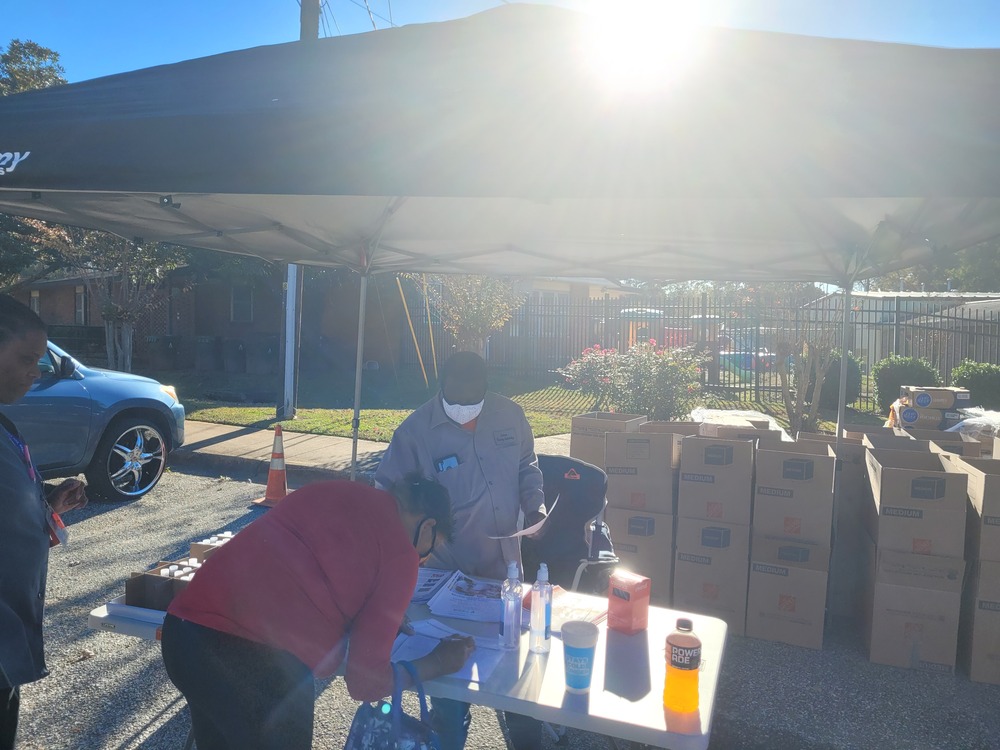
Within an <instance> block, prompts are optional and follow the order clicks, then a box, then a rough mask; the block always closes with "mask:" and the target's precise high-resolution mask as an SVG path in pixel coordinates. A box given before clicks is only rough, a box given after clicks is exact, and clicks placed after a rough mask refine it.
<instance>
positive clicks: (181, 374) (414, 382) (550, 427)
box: [148, 370, 883, 442]
mask: <svg viewBox="0 0 1000 750" xmlns="http://www.w3.org/2000/svg"><path fill="white" fill-rule="evenodd" d="M148 374H149V375H151V376H152V377H155V378H157V379H158V380H160V381H161V382H164V383H171V384H172V385H175V386H176V387H177V392H178V395H179V396H180V398H181V401H183V403H184V406H185V408H186V410H187V416H188V418H189V419H194V420H199V421H203V422H216V423H219V424H229V425H237V426H251V425H255V426H260V427H266V426H270V425H273V424H275V423H277V422H278V420H276V419H275V418H274V403H275V400H276V398H275V394H276V393H277V389H278V382H277V377H276V376H252V375H243V374H239V375H233V374H226V373H199V372H194V371H191V370H178V371H173V372H157V373H148ZM490 387H491V389H492V390H495V391H497V392H499V393H502V394H504V395H506V396H509V397H510V398H512V399H514V401H516V402H517V403H518V404H520V405H521V407H522V408H523V409H524V412H525V414H526V415H527V417H528V422H529V423H530V424H531V428H532V430H533V432H534V434H535V436H536V437H545V436H547V435H559V434H562V433H567V432H569V431H570V421H571V419H572V417H573V416H574V415H576V414H581V413H583V412H587V411H591V407H592V406H593V404H592V402H591V401H590V399H589V398H587V397H586V396H584V395H582V394H581V393H580V392H579V391H571V390H567V389H566V388H563V387H561V386H559V385H555V384H553V382H552V379H550V378H542V379H538V378H536V379H534V380H530V379H513V378H503V377H500V378H494V379H493V380H492V381H491V383H490ZM433 393H434V389H433V388H429V387H425V385H424V382H423V379H422V378H421V376H420V374H419V372H417V373H416V374H415V377H412V378H403V379H397V378H395V377H394V376H392V375H391V374H387V373H381V372H366V373H365V377H364V380H363V388H362V395H361V403H362V407H363V408H362V410H361V426H360V429H359V435H360V437H361V438H362V439H364V440H375V441H381V442H388V441H389V439H390V438H391V437H392V433H393V431H394V430H395V429H396V427H397V426H398V425H399V423H400V422H402V421H403V419H405V418H406V416H407V415H408V414H409V413H410V412H411V411H412V410H413V409H415V408H416V407H417V406H419V405H420V404H422V403H423V402H424V401H426V400H427V399H428V398H429V397H430V396H431V395H432V394H433ZM298 403H299V408H298V415H297V417H296V419H294V420H283V421H281V426H282V428H283V429H287V430H290V431H292V432H306V433H312V434H317V435H338V436H344V437H349V436H350V435H351V418H352V417H353V403H354V382H353V376H352V375H351V377H348V376H347V375H344V374H339V375H338V374H337V373H332V374H329V375H324V376H315V375H313V376H303V378H302V379H301V380H300V382H299V400H298ZM704 406H705V407H706V408H710V409H725V410H731V411H755V412H761V413H763V414H767V415H769V416H771V417H773V418H774V419H775V421H777V422H778V424H780V425H781V426H782V427H784V428H787V427H788V419H787V417H786V416H785V413H784V407H783V406H782V404H781V403H780V402H778V401H762V402H749V401H741V400H737V399H733V398H727V397H724V396H719V395H715V394H707V395H706V398H705V400H704ZM836 419H837V414H836V412H835V411H831V410H821V413H820V424H819V429H820V430H821V431H824V432H831V433H832V432H834V429H835V425H836ZM847 420H848V422H851V423H854V424H882V422H883V419H882V418H881V417H880V416H879V415H877V414H872V413H870V412H862V411H855V410H853V409H848V416H847Z"/></svg>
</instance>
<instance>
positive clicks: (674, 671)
mask: <svg viewBox="0 0 1000 750" xmlns="http://www.w3.org/2000/svg"><path fill="white" fill-rule="evenodd" d="M664 656H665V660H666V665H667V676H666V680H665V681H664V685H663V707H664V708H665V709H667V710H669V711H674V712H676V713H690V712H693V711H697V710H698V668H699V667H700V666H701V640H700V639H699V638H698V636H696V635H695V634H694V633H692V632H691V621H690V620H686V619H680V620H678V621H677V630H675V631H674V632H673V633H671V634H670V635H669V636H667V648H666V653H665V655H664Z"/></svg>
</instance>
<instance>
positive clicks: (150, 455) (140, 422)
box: [85, 417, 169, 502]
mask: <svg viewBox="0 0 1000 750" xmlns="http://www.w3.org/2000/svg"><path fill="white" fill-rule="evenodd" d="M168 451H169V445H168V443H167V438H166V437H165V434H164V430H163V428H162V427H161V426H160V425H159V424H158V423H157V422H156V420H153V419H148V418H143V417H119V418H118V419H115V420H114V421H113V422H112V423H111V424H110V425H108V428H107V429H106V430H105V431H104V435H103V436H101V441H100V442H99V443H98V444H97V450H96V451H95V452H94V457H93V459H91V462H90V466H89V467H87V471H86V472H85V473H86V476H87V482H88V485H89V486H88V489H87V494H88V495H89V496H91V497H95V498H99V499H101V500H110V501H117V502H121V501H125V500H137V499H138V498H140V497H142V496H143V495H145V494H146V493H147V492H149V491H150V490H151V489H153V487H155V486H156V483H157V482H159V481H160V477H161V476H162V475H163V470H164V469H165V468H166V465H167V453H168Z"/></svg>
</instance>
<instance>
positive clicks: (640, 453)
mask: <svg viewBox="0 0 1000 750" xmlns="http://www.w3.org/2000/svg"><path fill="white" fill-rule="evenodd" d="M682 437H683V436H682V435H676V434H673V433H659V434H657V433H641V432H609V433H608V434H607V442H606V447H605V451H604V452H605V461H604V462H605V464H606V465H605V468H604V470H605V471H606V472H607V475H608V492H607V497H608V505H610V506H611V507H614V508H628V509H631V510H645V511H649V512H650V513H663V514H665V515H671V514H673V512H674V506H675V505H676V497H677V496H676V495H675V494H674V492H675V488H674V485H675V481H674V480H675V476H676V473H677V472H676V469H674V468H673V467H674V466H675V465H676V464H675V463H674V462H675V461H676V462H677V463H680V454H681V438H682Z"/></svg>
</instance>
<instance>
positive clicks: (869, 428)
mask: <svg viewBox="0 0 1000 750" xmlns="http://www.w3.org/2000/svg"><path fill="white" fill-rule="evenodd" d="M842 432H843V435H844V437H846V438H850V439H851V440H861V439H862V438H863V437H864V436H865V435H893V434H895V433H894V432H893V430H892V428H891V427H879V426H878V425H873V424H845V425H844V426H843V428H842Z"/></svg>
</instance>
